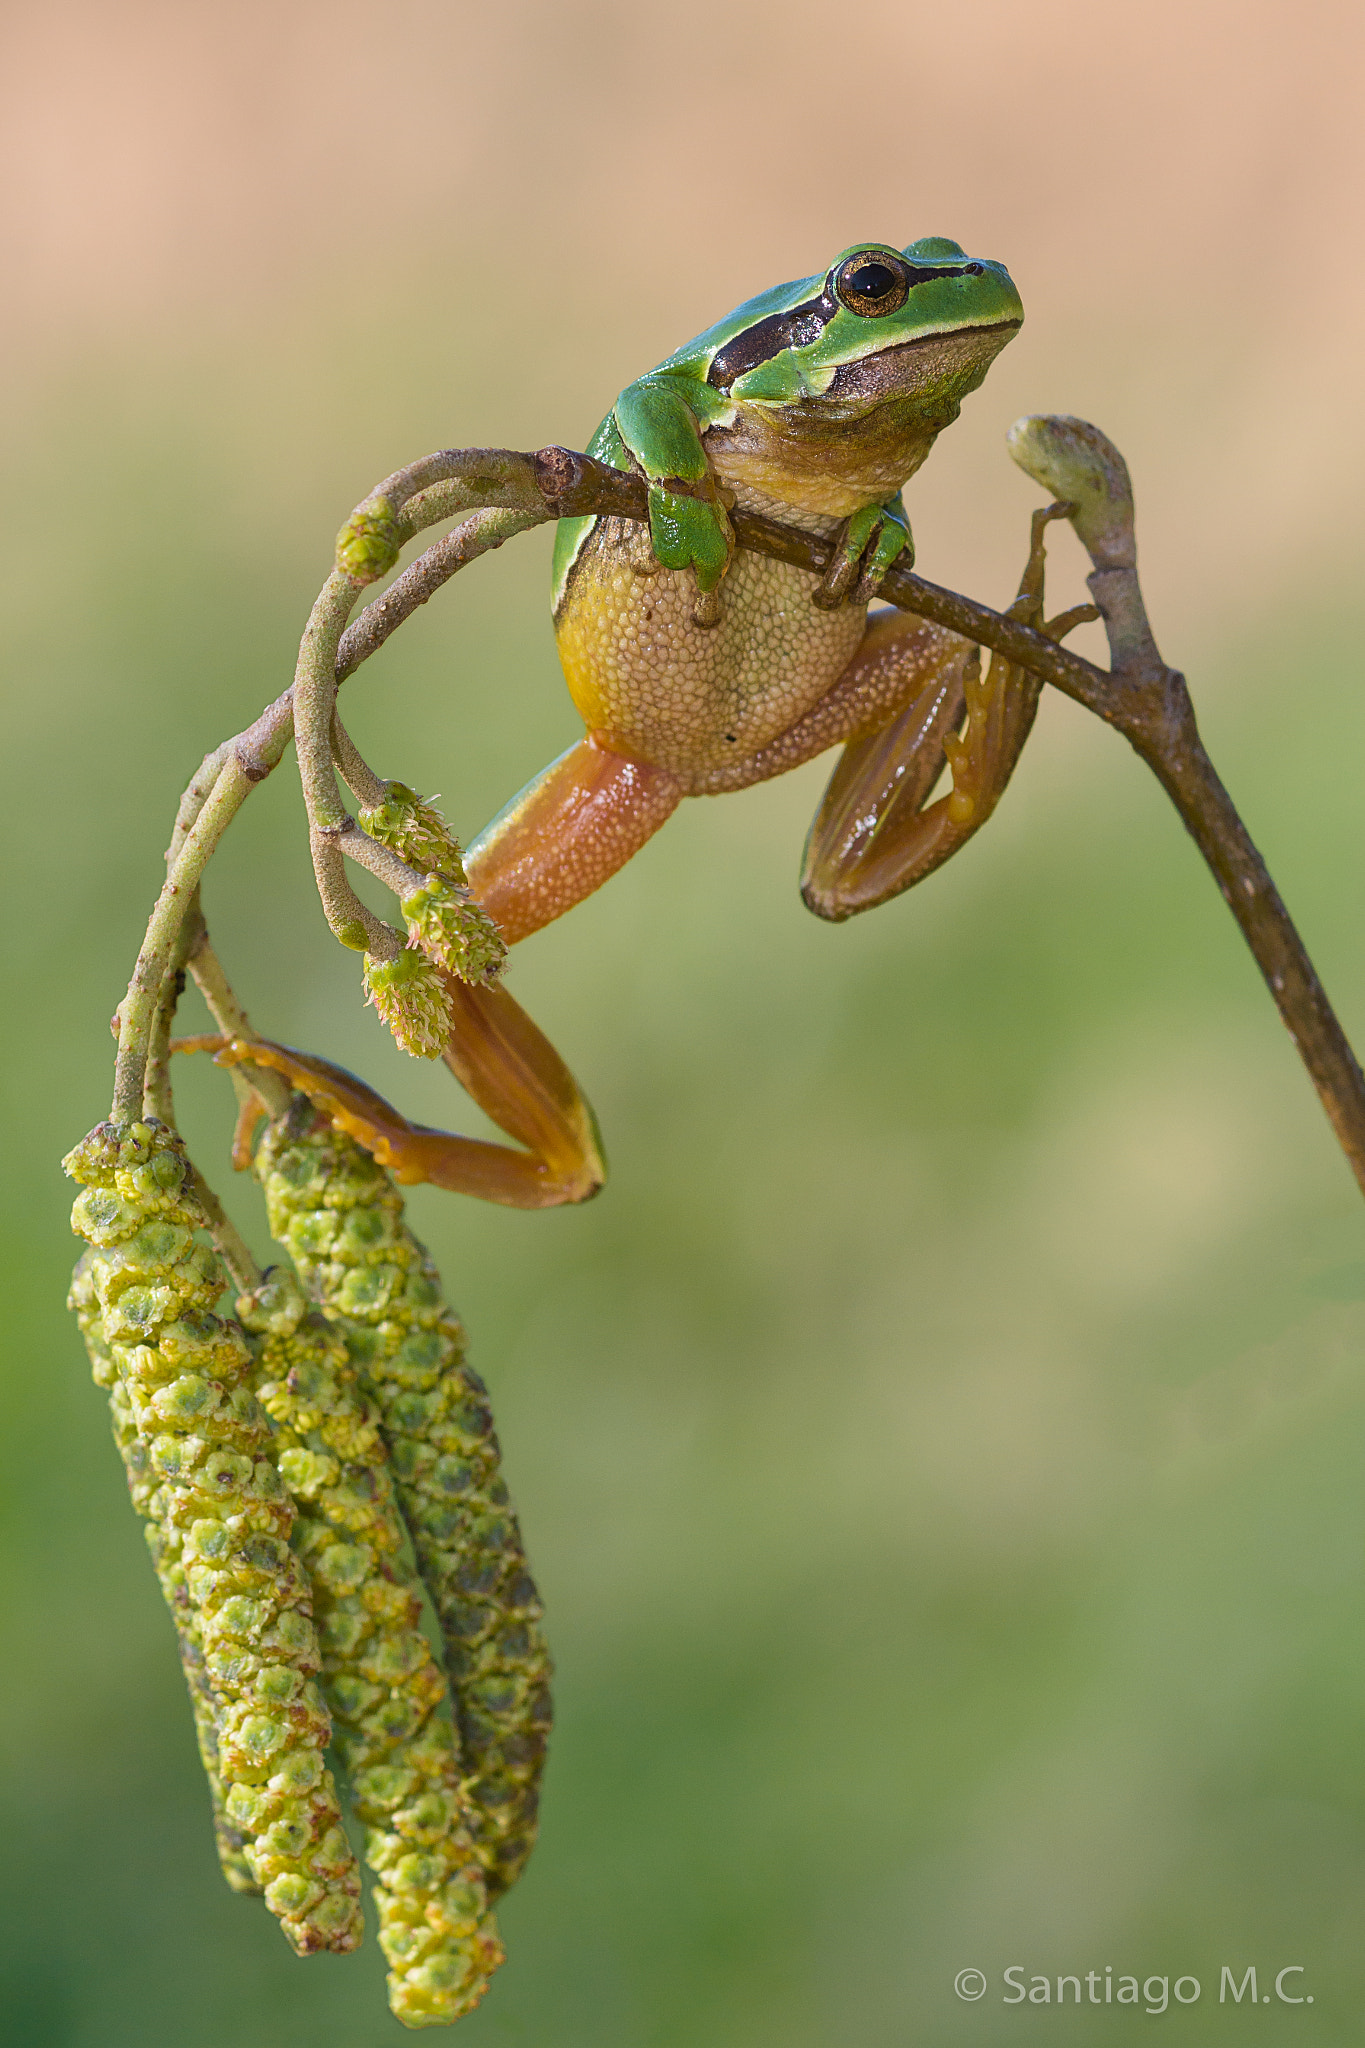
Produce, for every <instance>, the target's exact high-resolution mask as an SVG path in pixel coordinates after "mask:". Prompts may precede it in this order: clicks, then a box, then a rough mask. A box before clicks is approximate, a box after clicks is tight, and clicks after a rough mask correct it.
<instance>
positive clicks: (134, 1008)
mask: <svg viewBox="0 0 1365 2048" xmlns="http://www.w3.org/2000/svg"><path fill="white" fill-rule="evenodd" d="M251 786H252V785H251V779H250V777H249V776H248V775H247V773H246V771H245V769H244V768H243V767H242V765H241V763H240V762H239V761H238V760H237V759H236V757H235V756H229V758H228V759H227V760H226V761H225V762H224V764H223V766H222V768H221V769H220V770H219V773H218V777H217V780H216V781H215V783H214V785H213V789H212V791H211V793H210V794H209V795H208V796H207V797H206V798H205V800H204V802H203V804H202V806H201V808H200V811H199V815H198V817H197V818H196V819H195V821H194V824H193V826H192V828H191V829H190V831H189V832H188V833H187V834H186V835H185V837H184V840H183V842H182V843H181V845H180V848H179V851H178V852H177V854H176V857H175V859H174V861H173V862H172V864H171V870H170V873H169V874H168V875H167V877H166V880H165V882H164V883H163V884H162V887H161V894H160V895H159V896H158V897H157V900H156V907H155V908H154V910H153V911H152V915H151V917H150V919H149V920H148V924H147V932H146V936H145V937H144V939H143V941H142V949H141V951H140V952H139V954H138V956H137V965H136V966H135V967H134V969H133V976H132V980H131V981H130V982H129V984H128V993H127V995H126V996H125V997H124V999H123V1002H122V1004H121V1005H120V1009H119V1049H118V1061H117V1065H116V1067H115V1070H114V1106H113V1110H112V1112H111V1114H112V1116H113V1118H114V1120H115V1121H116V1122H124V1123H128V1122H132V1121H133V1120H134V1119H135V1118H136V1117H138V1116H140V1115H141V1113H142V1091H143V1083H144V1079H145V1076H146V1070H147V1048H148V1044H149V1039H150V1034H151V1029H152V1019H153V1015H154V1012H155V1009H156V1004H157V999H158V997H159V995H160V992H161V982H162V978H163V976H164V975H165V972H166V968H167V965H168V963H169V961H170V958H171V954H172V950H173V949H174V947H175V945H176V942H177V940H178V938H179V934H180V929H181V926H182V925H183V923H184V921H185V919H186V917H187V916H188V914H189V912H190V910H191V908H192V907H193V904H194V901H195V897H196V893H197V891H198V888H199V879H200V877H201V875H202V874H203V872H204V869H205V867H206V866H207V865H208V861H209V857H210V855H211V854H212V852H213V850H214V848H215V847H216V846H217V844H218V841H219V840H220V839H221V838H222V836H223V834H224V832H225V831H226V830H227V828H228V826H229V825H230V824H231V822H232V820H233V818H234V817H235V816H236V814H237V811H238V810H239V809H240V807H241V805H242V803H243V801H244V800H245V798H246V796H247V795H248V794H249V792H250V790H251Z"/></svg>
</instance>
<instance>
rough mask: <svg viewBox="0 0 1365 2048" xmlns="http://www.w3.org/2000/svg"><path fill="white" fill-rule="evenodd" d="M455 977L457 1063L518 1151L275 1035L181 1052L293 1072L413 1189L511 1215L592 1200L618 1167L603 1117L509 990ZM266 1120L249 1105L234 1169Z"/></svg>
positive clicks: (288, 1075)
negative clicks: (602, 1128) (438, 1122)
mask: <svg viewBox="0 0 1365 2048" xmlns="http://www.w3.org/2000/svg"><path fill="white" fill-rule="evenodd" d="M444 978H445V980H446V982H447V987H448V992H449V995H450V1001H451V1007H452V1010H453V1012H454V1019H453V1023H452V1027H451V1033H450V1039H449V1042H448V1044H447V1047H446V1052H445V1055H444V1057H445V1062H446V1065H447V1066H448V1067H449V1068H450V1070H451V1072H452V1073H453V1074H454V1076H455V1078H456V1079H457V1080H458V1081H459V1082H460V1083H461V1084H462V1086H463V1087H464V1088H465V1089H466V1090H467V1091H468V1093H469V1094H470V1095H471V1096H472V1097H473V1098H474V1100H475V1102H477V1103H478V1105H479V1107H480V1108H481V1109H482V1110H484V1111H485V1112H486V1114H487V1115H488V1116H489V1117H491V1118H492V1120H493V1122H494V1123H496V1124H497V1125H498V1127H499V1129H501V1130H504V1131H506V1132H507V1134H508V1136H509V1137H511V1138H514V1139H516V1141H517V1143H516V1145H495V1144H490V1143H489V1142H488V1141H487V1140H486V1139H483V1138H465V1137H461V1136H460V1135H459V1133H458V1132H455V1131H439V1130H434V1129H432V1128H431V1127H430V1126H429V1125H426V1124H414V1123H410V1122H409V1121H408V1119H407V1118H406V1117H405V1116H403V1115H402V1114H401V1113H400V1112H399V1111H398V1110H396V1109H395V1108H394V1107H393V1105H392V1104H391V1103H388V1102H386V1101H385V1100H384V1098H383V1096H382V1095H380V1094H378V1093H377V1092H376V1090H375V1089H373V1088H371V1087H370V1086H369V1084H368V1082H366V1081H362V1080H361V1079H360V1077H359V1075H357V1074H351V1073H348V1072H347V1070H346V1069H345V1068H344V1067H338V1066H334V1065H333V1064H332V1062H331V1061H330V1060H325V1059H322V1058H320V1057H319V1056H318V1054H316V1053H310V1052H299V1051H297V1050H295V1048H294V1047H292V1046H287V1045H275V1044H273V1043H272V1042H271V1041H270V1040H269V1039H259V1038H250V1039H248V1038H220V1037H215V1036H204V1037H199V1038H189V1039H179V1040H177V1041H176V1046H175V1049H176V1050H177V1051H183V1052H197V1051H207V1052H213V1053H215V1054H216V1056H217V1061H218V1064H219V1065H221V1066H230V1067H237V1068H242V1069H244V1070H245V1071H246V1072H247V1073H249V1072H250V1070H251V1068H252V1067H264V1068H267V1069H269V1070H270V1071H271V1072H272V1073H276V1074H281V1075H283V1077H284V1079H285V1080H286V1081H288V1083H289V1085H290V1086H291V1087H292V1088H295V1089H297V1090H298V1092H299V1093H300V1094H301V1095H306V1096H307V1097H308V1099H309V1101H310V1102H312V1103H313V1104H314V1105H315V1106H316V1107H317V1108H318V1109H320V1110H322V1111H323V1112H324V1114H326V1115H327V1116H330V1117H331V1118H332V1119H333V1121H334V1122H335V1123H337V1124H338V1125H339V1126H340V1127H341V1129H342V1130H344V1131H347V1132H349V1134H350V1135H351V1137H353V1138H355V1139H357V1140H358V1142H359V1143H360V1144H362V1145H363V1146H364V1147H365V1149H366V1151H367V1152H370V1153H371V1154H372V1155H373V1156H374V1158H376V1159H377V1160H378V1161H379V1163H380V1165H381V1166H387V1167H388V1168H389V1170H390V1172H391V1173H392V1174H393V1176H394V1178H395V1179H396V1180H398V1181H399V1182H401V1183H403V1184H404V1185H405V1186H406V1185H411V1184H412V1183H414V1182H417V1181H429V1182H430V1183H431V1184H432V1185H433V1186H434V1187H438V1188H447V1189H449V1190H450V1191H451V1192H452V1193H454V1194H460V1195H476V1196H477V1197H478V1198H479V1199H480V1200H481V1201H485V1202H498V1203H501V1204H502V1205H503V1206H504V1207H506V1208H511V1209H548V1208H554V1207H557V1206H559V1205H560V1204H562V1203H565V1202H585V1201H587V1200H588V1199H589V1197H590V1196H592V1195H595V1194H596V1193H597V1191H598V1189H599V1188H600V1187H601V1186H602V1184H603V1182H604V1181H605V1179H606V1177H607V1167H606V1160H605V1158H604V1157H603V1153H602V1141H601V1138H600V1137H599V1135H598V1131H597V1124H596V1120H595V1118H594V1116H593V1113H592V1110H591V1109H590V1107H589V1106H588V1103H587V1101H586V1099H585V1097H584V1096H583V1093H582V1091H581V1090H580V1088H579V1086H578V1084H577V1082H576V1081H575V1080H574V1078H573V1075H572V1074H571V1073H570V1072H569V1070H568V1068H567V1067H566V1066H565V1064H564V1062H563V1060H561V1059H560V1057H559V1054H558V1053H557V1052H556V1051H555V1049H554V1047H553V1046H552V1045H551V1044H550V1041H549V1040H548V1039H547V1038H546V1037H545V1036H544V1034H543V1033H542V1032H541V1031H539V1030H538V1029H537V1027H536V1026H535V1025H534V1024H533V1023H532V1022H531V1019H530V1018H529V1017H528V1016H527V1015H526V1012H525V1011H524V1010H523V1009H521V1008H520V1006H519V1005H518V1004H517V1003H516V1002H514V1001H513V999H512V997H511V996H510V995H508V993H507V991H506V989H505V988H502V987H493V988H487V987H483V986H477V985H474V984H472V983H469V982H462V981H457V980H456V979H455V977H454V976H453V975H450V976H446V977H444ZM264 1114H265V1109H264V1105H263V1104H259V1105H255V1106H253V1104H252V1103H250V1102H248V1104H247V1105H246V1107H245V1109H244V1110H243V1113H242V1115H241V1117H240V1118H239V1121H238V1128H237V1138H236V1142H235V1143H234V1147H233V1164H234V1165H235V1166H238V1167H242V1166H247V1165H249V1164H250V1162H251V1137H252V1134H253V1132H254V1128H255V1125H256V1124H257V1123H258V1122H259V1121H260V1118H261V1117H262V1116H263V1115H264ZM520 1147H525V1149H524V1150H521V1149H519V1148H520Z"/></svg>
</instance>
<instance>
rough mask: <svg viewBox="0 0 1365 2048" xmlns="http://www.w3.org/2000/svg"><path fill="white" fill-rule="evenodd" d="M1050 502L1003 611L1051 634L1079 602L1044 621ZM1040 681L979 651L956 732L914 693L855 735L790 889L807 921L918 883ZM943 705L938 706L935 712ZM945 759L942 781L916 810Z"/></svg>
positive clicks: (973, 802) (995, 784)
mask: <svg viewBox="0 0 1365 2048" xmlns="http://www.w3.org/2000/svg"><path fill="white" fill-rule="evenodd" d="M1062 509H1063V508H1061V507H1056V506H1053V507H1049V508H1048V510H1047V511H1045V512H1040V513H1037V514H1036V515H1035V517H1034V522H1033V539H1032V546H1031V548H1030V551H1029V559H1028V566H1027V567H1026V569H1025V571H1024V576H1023V580H1022V582H1021V584H1020V591H1019V596H1018V597H1017V598H1016V600H1015V602H1014V603H1013V604H1012V605H1011V606H1010V608H1009V614H1008V615H1009V616H1010V617H1012V618H1016V619H1020V620H1022V621H1023V622H1025V623H1026V624H1029V625H1033V626H1037V627H1038V628H1039V629H1040V630H1041V631H1043V632H1046V633H1047V634H1048V636H1049V637H1050V638H1054V639H1060V638H1061V637H1062V635H1063V634H1064V633H1066V632H1068V631H1069V630H1070V628H1071V627H1072V626H1073V625H1077V624H1079V623H1080V621H1081V619H1082V618H1093V617H1095V616H1096V613H1095V611H1094V607H1093V606H1090V605H1084V606H1080V607H1078V608H1077V609H1076V610H1075V611H1074V612H1068V613H1066V614H1065V615H1064V616H1063V617H1061V618H1058V619H1054V620H1053V621H1051V623H1050V624H1047V625H1044V624H1043V621H1042V606H1043V531H1044V528H1045V526H1046V524H1047V522H1048V520H1049V519H1051V518H1054V517H1056V516H1058V514H1059V512H1060V511H1061V510H1062ZM1041 690H1042V684H1041V683H1040V682H1039V680H1038V678H1037V677H1036V676H1033V675H1031V674H1030V673H1029V672H1028V671H1027V670H1026V669H1021V668H1017V667H1015V666H1013V665H1012V664H1011V663H1009V662H1006V661H1002V660H1001V659H1000V658H999V656H997V655H993V656H992V657H991V663H990V667H989V669H988V670H987V672H986V674H985V676H984V677H983V675H982V673H981V660H980V653H979V650H975V651H973V653H972V655H971V657H970V658H969V660H968V661H967V663H966V665H965V667H964V670H963V673H962V692H963V702H964V703H965V710H966V717H965V720H964V721H963V723H962V726H961V730H960V731H955V730H954V729H953V728H954V726H955V725H956V724H957V718H956V717H947V716H945V715H944V712H943V711H941V710H940V709H939V707H938V705H937V704H936V703H935V702H934V700H933V699H932V697H931V693H930V692H929V691H928V690H926V691H925V692H924V693H922V695H921V696H920V697H919V698H917V699H916V700H915V701H914V702H913V703H911V704H909V705H908V706H907V707H906V708H905V709H904V710H903V711H902V712H900V714H899V715H898V716H897V717H895V718H893V719H892V720H891V721H890V722H889V723H888V724H886V725H884V726H883V727H882V728H881V729H880V730H879V731H874V732H864V733H862V734H858V735H855V737H853V738H852V739H851V740H850V742H849V744H848V745H847V746H846V747H845V749H844V752H843V755H842V756H841V758H840V761H839V765H838V767H837V768H836V769H835V771H834V774H833V776H832V777H831V778H830V782H829V786H828V788H827V789H826V791H825V794H824V798H823V800H822V802H821V805H820V809H819V811H818V812H817V813H816V816H815V822H814V823H813V825H812V826H811V829H810V835H809V837H808V839H807V841H806V853H805V861H804V865H803V870H802V878H801V894H802V896H803V898H804V900H805V902H806V906H807V908H808V909H810V910H813V911H814V912H815V914H816V916H817V917H823V918H828V919H830V920H831V921H833V922H839V921H841V920H843V919H844V918H848V917H853V916H855V915H856V914H857V912H859V911H860V910H871V909H872V908H873V907H874V906H875V905H876V904H878V903H885V902H886V901H887V900H888V898H889V897H892V896H898V895H899V894H900V893H901V891H902V890H903V889H908V888H910V887H911V886H912V885H913V884H914V883H916V882H919V881H922V880H923V879H924V877H925V876H926V875H928V874H932V873H933V871H934V869H935V868H937V867H941V866H942V865H943V862H944V861H945V860H948V859H949V858H950V857H951V856H952V855H953V854H955V853H956V852H957V851H958V849H959V847H961V846H963V845H965V844H966V842H967V840H968V839H970V838H971V836H972V834H973V833H974V832H978V831H979V830H980V829H981V827H982V825H984V824H985V822H986V820H987V818H989V816H990V815H991V812H992V811H993V810H994V809H995V806H996V805H997V803H998V802H999V801H1000V798H1001V796H1002V795H1003V794H1004V791H1005V786H1006V784H1007V783H1008V781H1009V779H1010V776H1011V775H1012V774H1013V772H1014V767H1015V763H1016V762H1017V761H1018V759H1019V755H1020V753H1021V751H1022V749H1023V745H1024V742H1025V740H1026V739H1027V738H1028V736H1029V733H1030V731H1031V730H1032V726H1033V721H1034V717H1035V715H1036V713H1037V710H1038V699H1039V696H1040V694H1041ZM946 708H947V707H946V705H945V707H944V710H946ZM945 764H947V765H950V766H951V768H952V776H953V782H952V788H951V790H950V791H949V792H948V793H947V794H945V795H944V796H941V797H940V798H938V800H937V801H936V802H934V803H932V804H929V805H928V808H927V809H926V808H925V803H926V799H927V798H928V797H929V796H930V794H931V793H932V791H933V788H934V785H935V783H936V782H937V781H938V779H939V777H940V775H941V773H942V771H943V768H944V766H945Z"/></svg>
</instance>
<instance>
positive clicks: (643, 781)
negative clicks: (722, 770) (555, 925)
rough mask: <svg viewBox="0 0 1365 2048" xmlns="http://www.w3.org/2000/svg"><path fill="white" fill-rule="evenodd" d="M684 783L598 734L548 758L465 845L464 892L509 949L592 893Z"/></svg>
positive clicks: (664, 816) (665, 814)
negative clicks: (466, 879) (540, 770)
mask: <svg viewBox="0 0 1365 2048" xmlns="http://www.w3.org/2000/svg"><path fill="white" fill-rule="evenodd" d="M683 794H684V789H683V785H682V783H681V782H679V781H678V779H677V778H676V776H673V775H670V774H669V773H668V771H667V770H666V769H664V768H656V767H653V766H652V765H651V764H650V763H649V762H648V761H637V760H633V759H631V758H630V757H629V756H628V755H625V754H619V753H617V752H615V751H614V750H613V749H612V748H611V747H610V746H608V745H607V744H606V743H605V742H604V741H603V740H602V739H601V738H600V737H599V736H598V735H597V734H596V733H590V734H589V735H588V737H587V738H586V739H582V740H579V742H578V744H577V745H576V746H572V747H570V748H569V750H568V752H567V753H566V754H561V755H560V757H559V759H558V760H557V761H552V762H551V763H550V766H549V767H548V768H547V769H545V770H544V772H543V773H542V774H540V775H538V776H537V777H536V779H535V780H534V782H528V783H527V785H526V787H525V789H523V790H522V791H521V792H520V794H519V795H517V796H514V797H513V799H512V801H511V803H510V804H508V805H507V807H506V808H505V809H504V810H502V811H500V812H499V813H498V815H497V817H496V818H494V820H493V822H492V824H491V825H486V826H485V827H484V829H483V831H482V832H480V834H479V836H478V838H477V839H475V840H473V841H471V843H470V846H469V850H468V852H467V853H466V855H465V873H466V874H467V875H468V877H469V886H470V888H471V889H472V891H473V893H474V895H475V896H476V897H477V898H478V900H479V902H480V903H481V904H482V905H483V907H484V909H485V910H486V911H487V912H488V914H489V916H490V917H492V918H493V919H494V920H495V922H496V923H497V926H498V929H499V930H500V931H501V933H502V935H503V937H504V938H505V939H506V941H507V943H508V945H509V946H510V945H515V943H516V941H517V940H518V939H524V938H527V937H528V936H529V935H530V933H532V932H536V931H539V930H540V928H541V926H542V925H547V924H550V923H552V922H553V921H554V919H555V918H557V917H562V916H563V914H564V912H565V911H566V910H572V908H573V906H574V904H575V903H580V902H581V901H582V900H583V898H584V897H585V896H591V895H592V893H593V891H594V890H595V889H600V888H601V886H602V884H603V882H605V881H607V880H608V879H609V878H610V877H611V876H612V875H614V874H615V873H616V870H617V869H618V868H620V867H624V866H625V864H626V862H627V861H628V860H629V859H630V857H631V855H632V854H633V853H638V852H639V850H640V848H641V847H642V846H643V845H644V843H645V841H646V840H647V839H652V838H653V836H654V834H655V833H656V832H657V831H658V829H659V827H660V826H661V825H662V824H664V823H665V822H666V821H667V820H668V819H669V818H671V817H672V815H673V813H674V811H675V810H676V809H677V807H678V804H679V803H680V801H681V800H682V797H683Z"/></svg>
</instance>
